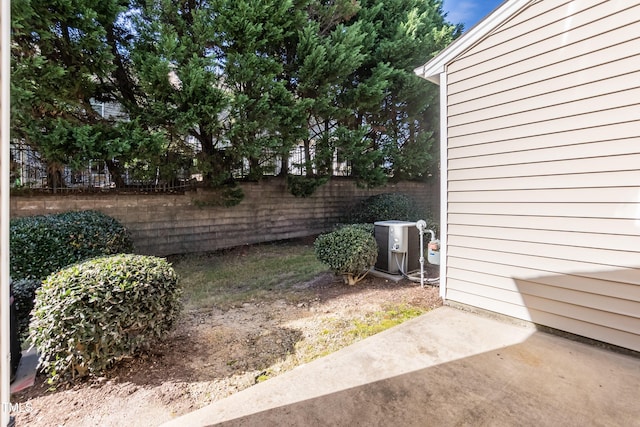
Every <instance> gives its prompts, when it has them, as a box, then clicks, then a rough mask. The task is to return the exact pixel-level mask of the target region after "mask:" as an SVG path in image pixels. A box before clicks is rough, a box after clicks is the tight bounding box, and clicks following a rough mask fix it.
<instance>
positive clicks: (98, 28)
mask: <svg viewBox="0 0 640 427" xmlns="http://www.w3.org/2000/svg"><path fill="white" fill-rule="evenodd" d="M127 8H128V1H126V0H105V1H103V2H99V3H95V4H94V2H85V1H80V0H60V1H56V2H47V1H26V0H15V1H14V2H12V35H13V43H12V80H11V84H12V88H11V89H12V136H13V137H14V138H18V139H21V140H23V141H25V142H26V143H27V144H28V145H29V146H31V147H32V148H33V149H34V150H36V151H37V152H38V153H39V154H40V155H41V157H42V160H43V162H44V163H45V164H46V165H47V169H48V181H49V186H51V187H54V188H55V187H60V186H63V185H64V184H65V183H64V182H63V181H62V174H61V172H62V167H63V166H64V165H69V166H72V167H73V166H76V167H79V166H80V165H84V164H85V163H86V162H87V161H88V160H106V161H111V160H113V159H114V158H117V157H118V156H121V155H124V154H127V153H130V152H131V151H135V150H142V151H153V150H154V149H156V148H157V147H158V143H159V139H158V138H157V135H155V134H153V133H147V132H143V131H141V129H140V128H138V127H137V126H136V123H135V122H129V123H126V122H123V121H118V122H116V121H114V120H112V119H109V118H105V117H102V116H101V115H100V114H99V113H98V112H97V111H95V110H94V109H93V107H92V102H93V101H103V100H113V99H114V97H113V93H112V92H111V88H110V86H109V85H108V84H107V82H108V81H109V79H110V74H111V73H112V71H113V70H114V67H113V59H114V57H113V54H112V51H111V48H110V46H109V45H108V44H107V43H106V42H105V40H106V35H107V30H106V28H107V27H109V26H111V25H113V23H114V22H115V21H116V20H117V19H118V16H120V15H121V14H122V13H123V12H124V11H126V10H127Z"/></svg>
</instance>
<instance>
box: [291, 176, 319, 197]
mask: <svg viewBox="0 0 640 427" xmlns="http://www.w3.org/2000/svg"><path fill="white" fill-rule="evenodd" d="M328 181H329V178H327V177H326V176H320V177H308V176H295V175H288V176H287V188H289V192H291V194H293V195H294V196H295V197H309V196H311V195H312V194H313V193H315V191H316V190H317V189H318V188H320V187H322V186H323V185H325V184H326V183H327V182H328Z"/></svg>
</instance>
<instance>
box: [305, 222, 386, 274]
mask: <svg viewBox="0 0 640 427" xmlns="http://www.w3.org/2000/svg"><path fill="white" fill-rule="evenodd" d="M313 247H314V250H315V253H316V257H317V258H318V259H319V260H320V262H322V263H324V264H326V265H328V266H329V268H331V270H333V272H334V273H335V274H338V275H342V276H343V278H344V281H345V283H348V284H349V285H354V284H356V283H357V282H358V281H360V280H362V279H363V278H364V276H365V275H366V274H367V273H368V272H369V270H370V269H371V267H373V265H374V264H375V262H376V258H377V256H378V245H377V244H376V240H375V239H374V237H373V235H372V234H371V232H369V231H368V230H367V229H365V228H363V227H361V226H358V225H347V226H344V227H342V228H340V229H338V230H336V231H333V232H331V233H327V234H322V235H320V236H318V238H317V239H316V241H315V242H314V244H313Z"/></svg>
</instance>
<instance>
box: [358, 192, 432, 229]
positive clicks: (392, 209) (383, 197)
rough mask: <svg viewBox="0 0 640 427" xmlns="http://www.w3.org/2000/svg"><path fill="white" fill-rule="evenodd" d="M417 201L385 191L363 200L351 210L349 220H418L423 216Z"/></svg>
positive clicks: (362, 221)
mask: <svg viewBox="0 0 640 427" xmlns="http://www.w3.org/2000/svg"><path fill="white" fill-rule="evenodd" d="M423 215H424V214H422V213H421V212H420V209H419V208H418V206H417V204H416V203H415V201H414V200H413V199H412V198H411V197H409V196H407V195H405V194H400V193H385V194H377V195H375V196H371V197H367V198H366V199H364V200H361V201H360V202H359V203H358V204H357V205H356V206H355V207H354V208H353V209H352V211H351V212H350V214H349V215H348V217H347V222H350V223H373V222H376V221H388V220H394V219H395V220H398V221H417V220H419V219H424V218H421V216H423Z"/></svg>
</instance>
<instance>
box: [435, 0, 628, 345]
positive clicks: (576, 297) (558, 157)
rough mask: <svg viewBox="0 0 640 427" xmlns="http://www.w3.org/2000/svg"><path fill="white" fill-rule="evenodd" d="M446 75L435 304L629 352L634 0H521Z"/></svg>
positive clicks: (450, 67)
mask: <svg viewBox="0 0 640 427" xmlns="http://www.w3.org/2000/svg"><path fill="white" fill-rule="evenodd" d="M446 84H447V91H446V93H447V98H446V109H447V110H446V111H447V128H446V134H447V150H446V166H447V168H446V169H447V173H446V180H447V185H446V188H447V202H448V203H447V218H446V221H447V234H446V244H447V258H446V265H447V268H446V273H444V272H443V273H444V274H446V299H448V300H451V301H456V302H461V303H465V304H469V305H474V306H478V307H481V308H484V309H487V310H492V311H496V312H499V313H503V314H507V315H510V316H514V317H518V318H522V319H525V320H530V321H533V322H536V323H539V324H542V325H546V326H550V327H553V328H557V329H561V330H565V331H568V332H572V333H575V334H579V335H583V336H586V337H589V338H594V339H597V340H601V341H605V342H609V343H612V344H615V345H619V346H622V347H626V348H630V349H633V350H636V351H640V4H639V3H638V2H636V1H630V0H616V1H603V0H598V1H597V0H591V1H567V0H544V1H531V2H530V3H529V5H528V6H527V7H525V8H524V9H522V10H520V12H519V13H517V14H516V15H514V16H512V17H511V18H510V19H508V20H507V21H506V22H504V23H503V24H502V25H499V26H498V27H497V28H495V29H494V30H493V31H491V32H490V33H489V34H488V35H487V36H486V37H484V38H483V39H481V40H479V41H478V42H477V43H476V44H475V45H473V46H472V47H471V48H469V49H468V50H467V51H466V52H464V53H463V54H461V55H459V56H458V57H456V58H455V59H454V60H453V61H451V62H450V63H449V64H448V65H447V67H446Z"/></svg>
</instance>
